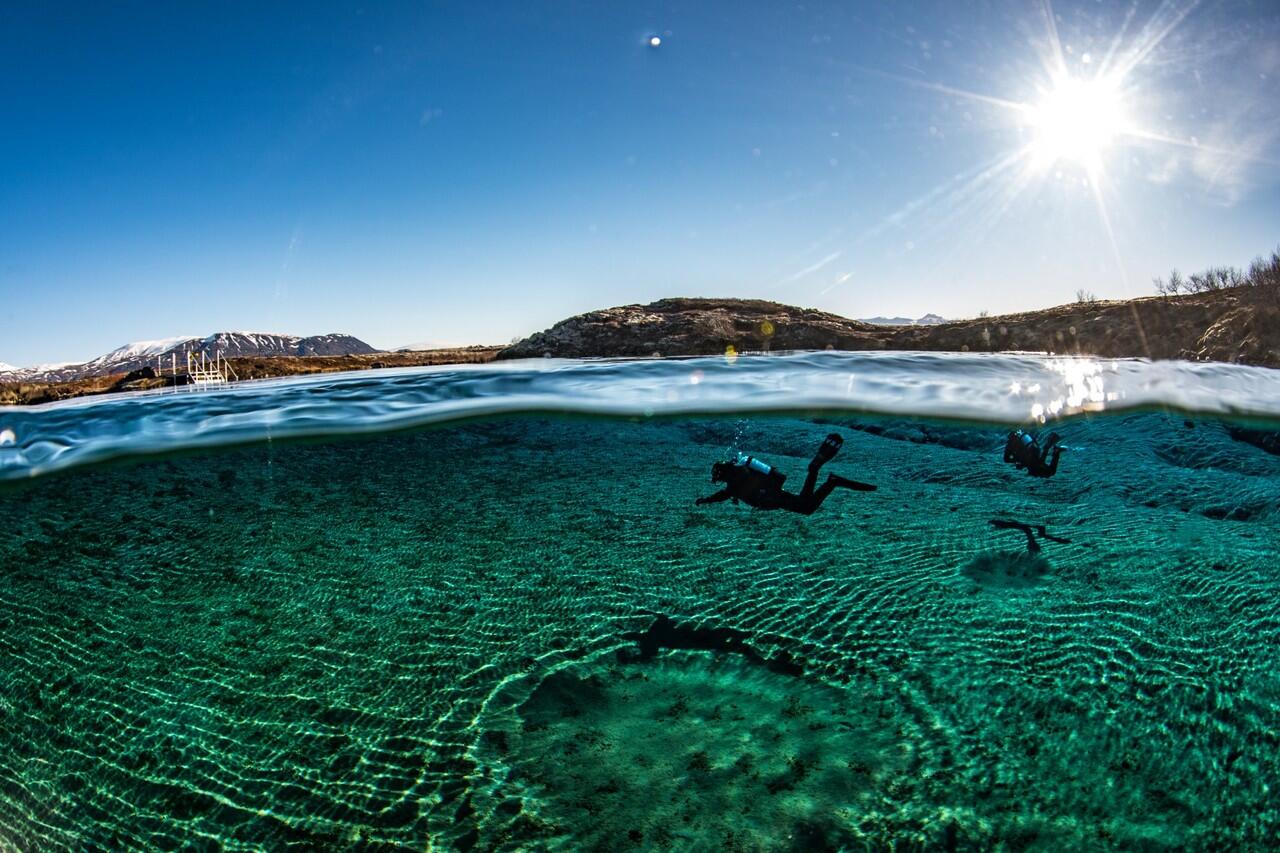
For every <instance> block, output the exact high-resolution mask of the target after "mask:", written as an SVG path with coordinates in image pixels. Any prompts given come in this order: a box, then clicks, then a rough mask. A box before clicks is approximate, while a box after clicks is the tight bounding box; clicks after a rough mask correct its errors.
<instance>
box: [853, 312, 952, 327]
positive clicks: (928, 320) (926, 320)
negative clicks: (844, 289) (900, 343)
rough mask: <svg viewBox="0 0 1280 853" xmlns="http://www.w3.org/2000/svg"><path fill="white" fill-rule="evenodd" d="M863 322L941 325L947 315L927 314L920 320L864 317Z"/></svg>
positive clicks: (899, 324) (889, 324) (881, 324)
mask: <svg viewBox="0 0 1280 853" xmlns="http://www.w3.org/2000/svg"><path fill="white" fill-rule="evenodd" d="M860 319H861V321H862V322H863V323H873V324H875V325H877V326H940V325H942V324H943V323H945V322H947V320H946V318H945V317H939V316H938V315H937V314H925V315H924V316H923V317H921V318H920V319H918V320H912V319H911V318H910V317H862V318H860Z"/></svg>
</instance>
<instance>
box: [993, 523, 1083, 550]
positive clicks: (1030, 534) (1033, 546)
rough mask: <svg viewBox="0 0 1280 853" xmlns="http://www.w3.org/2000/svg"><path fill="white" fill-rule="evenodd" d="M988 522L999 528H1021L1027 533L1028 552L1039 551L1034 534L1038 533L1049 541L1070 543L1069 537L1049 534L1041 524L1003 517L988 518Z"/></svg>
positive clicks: (1038, 544)
mask: <svg viewBox="0 0 1280 853" xmlns="http://www.w3.org/2000/svg"><path fill="white" fill-rule="evenodd" d="M990 523H991V525H992V526H993V527H998V528H1000V529H1001V530H1021V531H1022V532H1023V533H1025V534H1027V553H1028V554H1038V553H1039V552H1040V543H1039V542H1037V541H1036V534H1039V536H1040V538H1041V539H1048V540H1049V541H1050V542H1058V543H1061V544H1063V545H1070V544H1071V540H1070V539H1063V538H1062V537H1060V536H1050V535H1049V534H1048V533H1046V532H1045V529H1044V525H1043V524H1023V523H1022V522H1021V521H1011V520H1008V519H1003V518H993V519H990Z"/></svg>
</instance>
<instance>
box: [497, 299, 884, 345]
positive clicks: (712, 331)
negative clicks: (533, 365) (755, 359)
mask: <svg viewBox="0 0 1280 853" xmlns="http://www.w3.org/2000/svg"><path fill="white" fill-rule="evenodd" d="M883 336H884V334H883V331H882V330H879V329H877V328H876V327H875V326H872V325H870V324H868V323H862V322H859V321H857V320H850V319H848V318H845V317H840V316H838V315H836V314H828V313H826V312H825V311H815V310H812V309H808V308H795V307H793V306H790V305H782V304H779V303H777V302H766V301H764V300H759V299H662V300H659V301H657V302H653V303H650V304H649V305H622V306H620V307H617V308H606V309H604V310H602V311H591V312H589V313H587V314H581V315H579V316H577V317H570V318H569V319H568V320H562V321H560V322H559V323H556V324H555V325H554V326H552V327H551V328H550V329H547V330H546V331H545V332H539V333H537V334H536V335H532V336H530V337H528V338H525V339H524V340H522V341H520V342H519V343H516V344H513V345H512V346H510V347H507V348H506V349H505V350H503V351H502V352H501V353H499V358H533V357H538V356H543V355H552V356H557V357H562V358H578V357H588V356H653V355H712V354H717V353H723V352H724V351H725V350H726V349H727V348H729V347H733V348H734V349H735V350H738V351H748V350H770V349H777V350H797V349H850V350H852V349H879V348H881V347H882V346H883V344H880V343H879V340H880V339H881V338H882V337H883Z"/></svg>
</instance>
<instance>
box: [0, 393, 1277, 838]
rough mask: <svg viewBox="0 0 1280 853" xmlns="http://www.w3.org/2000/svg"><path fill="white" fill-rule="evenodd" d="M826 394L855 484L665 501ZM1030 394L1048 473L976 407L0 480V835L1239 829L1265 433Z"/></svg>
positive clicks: (383, 443) (1243, 812) (454, 430)
mask: <svg viewBox="0 0 1280 853" xmlns="http://www.w3.org/2000/svg"><path fill="white" fill-rule="evenodd" d="M833 429H834V430H837V431H839V432H841V433H842V434H843V435H844V436H845V439H846V442H845V447H844V450H843V451H842V452H841V454H840V455H839V456H838V457H837V459H836V460H835V461H834V462H833V463H831V466H830V469H829V470H831V471H833V472H836V473H841V474H843V475H845V476H847V477H852V478H855V479H860V480H866V481H870V482H874V483H877V484H879V486H880V490H879V491H877V492H875V493H869V494H863V493H858V494H855V493H846V492H837V493H836V494H834V495H833V496H832V497H831V498H830V499H829V500H828V502H827V504H826V505H825V506H824V507H823V509H822V510H821V511H820V512H819V513H818V514H816V515H814V516H812V517H809V518H804V517H799V516H794V515H785V514H780V513H761V512H753V511H751V510H749V509H747V508H746V507H745V506H733V505H732V504H727V503H726V504H719V505H713V506H706V507H695V506H694V505H693V500H694V498H695V497H697V496H699V495H705V494H709V493H710V492H711V491H713V487H712V486H711V484H710V483H709V482H708V468H709V465H710V463H711V462H712V461H715V460H716V459H718V458H721V457H722V456H725V455H727V452H728V449H729V448H730V447H734V448H738V449H742V450H744V451H746V452H749V453H754V454H757V455H760V456H762V457H764V458H765V459H768V460H769V461H771V462H774V463H776V464H777V465H779V466H780V467H781V468H782V469H783V470H784V471H786V472H787V473H789V474H790V479H789V483H788V485H790V486H791V487H792V488H798V486H799V484H800V481H801V480H802V478H803V476H802V475H803V472H804V465H805V463H806V462H807V461H808V459H809V457H810V456H811V455H812V453H813V450H814V449H815V448H816V446H817V443H818V442H819V441H820V440H821V437H822V436H823V435H825V434H826V433H827V432H830V431H832V430H833ZM1058 429H1059V431H1060V432H1061V433H1062V434H1063V436H1064V441H1065V443H1066V444H1067V445H1069V446H1071V447H1072V448H1073V449H1072V450H1070V451H1068V453H1067V454H1066V455H1065V456H1064V458H1063V462H1062V470H1061V473H1060V474H1059V476H1058V477H1057V478H1055V479H1052V480H1048V481H1036V480H1032V479H1029V478H1026V477H1025V476H1020V475H1018V474H1017V473H1016V472H1014V471H1013V470H1012V469H1008V468H1006V467H1004V466H1002V465H1001V464H1000V463H999V456H1000V448H1001V447H1002V441H1003V432H1002V431H1000V430H998V429H995V428H992V429H989V430H984V429H977V428H958V427H947V426H941V425H938V424H933V423H926V422H919V421H905V420H901V421H884V420H880V421H871V420H856V419H854V418H826V419H806V418H801V417H774V418H753V419H735V418H731V417H726V418H720V419H714V420H713V419H703V420H683V421H647V420H635V421H604V420H596V421H589V420H555V419H537V418H518V419H509V420H505V421H494V422H485V423H474V424H469V425H463V426H454V427H450V428H446V429H439V430H433V431H424V432H415V433H406V434H400V435H394V436H384V437H380V438H376V439H369V440H362V441H348V442H341V443H328V444H309V445H279V444H266V445H261V446H257V447H254V448H249V449H244V450H237V451H225V452H221V453H217V454H214V455H191V456H186V457H179V458H170V459H162V460H156V461H152V462H147V463H143V464H134V465H129V466H120V467H112V468H98V469H86V470H82V471H79V472H73V473H70V474H66V475H58V476H53V477H49V478H45V479H42V480H37V481H34V482H32V483H29V484H27V485H24V486H21V487H16V488H12V487H11V488H7V489H6V490H5V491H3V492H0V513H3V518H4V519H5V520H6V522H7V525H6V527H7V532H6V533H5V534H4V535H3V536H0V567H2V570H3V578H4V580H3V584H0V644H2V647H3V654H4V664H3V668H2V669H0V721H2V722H3V725H0V846H10V847H17V848H22V849H28V848H30V849H42V850H48V849H62V848H76V849H82V848H95V847H96V848H119V847H122V846H131V847H147V848H169V847H177V846H185V845H193V846H196V847H197V848H200V847H203V846H214V842H215V841H216V842H219V843H222V844H225V845H226V846H227V847H229V848H232V849H254V848H260V847H271V848H278V847H281V846H283V845H284V844H285V843H287V842H293V843H296V844H298V845H299V846H300V847H303V848H333V847H343V846H362V845H363V846H371V847H376V846H380V845H389V846H407V847H411V848H417V849H421V848H423V847H424V846H425V845H427V844H428V843H431V844H435V845H438V846H448V845H450V844H455V843H456V844H459V845H461V846H462V847H474V848H475V849H486V850H487V849H495V848H498V849H502V848H505V849H528V848H543V847H553V848H561V849H577V848H581V847H584V846H586V847H598V848H600V849H610V850H616V849H627V848H628V847H637V848H645V847H656V846H675V847H686V848H687V847H716V848H719V847H726V848H735V847H736V848H741V849H821V848H823V847H855V848H856V847H860V846H864V845H871V846H880V845H883V844H885V843H888V842H890V841H893V840H895V839H901V840H904V841H906V842H909V843H918V844H922V845H926V846H928V847H936V848H948V847H958V848H961V849H963V848H967V847H974V846H977V847H984V848H985V847H990V846H993V845H998V844H1003V845H1006V846H1007V847H1008V848H1010V849H1013V848H1018V849H1023V848H1039V849H1068V848H1081V847H1088V848H1107V847H1111V848H1126V849H1151V848H1183V847H1193V848H1201V849H1204V848H1215V847H1216V848H1223V847H1227V848H1241V847H1245V846H1253V847H1262V846H1265V845H1267V844H1268V843H1270V841H1271V840H1273V839H1274V838H1275V837H1276V835H1277V833H1278V832H1280V809H1278V807H1277V806H1276V805H1275V803H1276V802H1277V798H1276V796H1275V794H1274V792H1272V791H1271V790H1270V788H1269V786H1273V785H1274V784H1275V783H1276V780H1278V779H1280V766H1278V765H1280V760H1278V759H1277V755H1280V735H1277V731H1280V668H1278V667H1277V664H1280V651H1277V650H1278V649H1280V604H1278V603H1277V602H1278V601H1280V597H1278V595H1277V593H1278V592H1280V556H1277V555H1278V554H1280V457H1277V456H1274V455H1271V454H1269V453H1267V452H1265V451H1264V450H1263V449H1260V448H1259V447H1256V446H1253V445H1251V444H1248V443H1244V442H1240V441H1235V440H1233V439H1232V438H1231V437H1230V435H1228V433H1227V432H1226V430H1225V429H1224V427H1223V426H1222V425H1220V424H1217V423H1212V422H1197V423H1195V424H1190V423H1189V422H1184V420H1183V419H1182V418H1181V417H1177V418H1166V417H1164V416H1162V415H1133V416H1128V417H1123V418H1110V419H1102V420H1096V421H1088V422H1083V421H1082V422H1075V423H1070V424H1067V425H1065V426H1060V427H1059V428H1058ZM994 517H1002V518H1016V519H1019V520H1022V521H1026V522H1034V523H1044V524H1047V525H1048V528H1049V532H1050V533H1052V534H1055V535H1058V536H1060V537H1063V538H1066V539H1069V540H1071V541H1070V543H1069V544H1059V543H1054V542H1046V543H1045V544H1044V550H1043V551H1042V552H1041V553H1040V555H1039V556H1038V557H1036V558H1032V557H1030V556H1029V555H1027V554H1026V546H1025V538H1024V537H1023V536H1022V535H1021V534H1020V533H1018V532H1016V531H1000V530H996V529H994V528H992V527H991V526H990V525H989V524H988V519H990V518H994ZM655 626H658V627H657V628H655Z"/></svg>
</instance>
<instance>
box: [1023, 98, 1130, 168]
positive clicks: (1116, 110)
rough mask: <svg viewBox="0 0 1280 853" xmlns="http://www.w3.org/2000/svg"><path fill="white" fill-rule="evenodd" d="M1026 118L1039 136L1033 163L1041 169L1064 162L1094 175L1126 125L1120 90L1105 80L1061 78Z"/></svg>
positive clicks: (1033, 144)
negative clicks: (1077, 165) (1104, 155)
mask: <svg viewBox="0 0 1280 853" xmlns="http://www.w3.org/2000/svg"><path fill="white" fill-rule="evenodd" d="M1027 113H1028V119H1029V124H1030V127H1031V129H1032V132H1033V133H1034V134H1035V137H1034V140H1033V141H1032V143H1031V154H1032V158H1033V161H1034V163H1035V164H1036V165H1038V166H1041V167H1048V166H1052V165H1053V164H1055V163H1058V162H1059V161H1063V160H1066V161H1069V162H1073V163H1077V164H1079V165H1081V166H1084V167H1085V168H1086V169H1088V170H1089V171H1091V172H1092V171H1096V170H1098V169H1099V167H1100V165H1101V161H1102V155H1103V153H1104V152H1105V151H1106V150H1107V148H1108V147H1110V145H1111V143H1112V141H1113V140H1115V138H1116V137H1117V136H1120V135H1121V134H1123V133H1124V132H1125V131H1126V125H1127V122H1126V120H1125V115H1124V108H1123V105H1122V103H1121V98H1120V89H1119V86H1118V85H1117V84H1116V81H1114V80H1108V79H1106V78H1095V79H1092V80H1082V79H1077V78H1071V77H1065V76H1064V77H1059V78H1058V79H1057V80H1055V81H1054V85H1053V88H1052V89H1051V90H1049V91H1048V92H1046V93H1045V95H1044V96H1043V97H1042V98H1041V99H1040V101H1039V102H1038V103H1035V104H1031V105H1028V107H1027Z"/></svg>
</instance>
